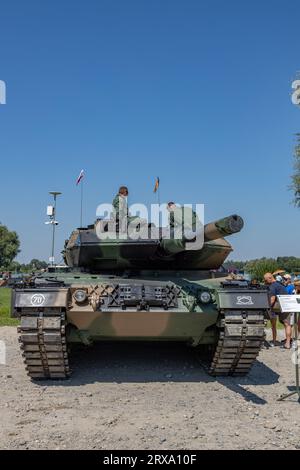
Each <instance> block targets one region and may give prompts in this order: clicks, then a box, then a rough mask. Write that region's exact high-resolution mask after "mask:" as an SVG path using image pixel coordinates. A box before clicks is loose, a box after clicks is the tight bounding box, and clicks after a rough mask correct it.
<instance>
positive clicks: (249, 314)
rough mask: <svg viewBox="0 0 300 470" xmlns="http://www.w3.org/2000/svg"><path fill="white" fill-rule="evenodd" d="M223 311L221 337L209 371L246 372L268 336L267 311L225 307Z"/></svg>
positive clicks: (221, 373) (220, 327)
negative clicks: (265, 316) (266, 325)
mask: <svg viewBox="0 0 300 470" xmlns="http://www.w3.org/2000/svg"><path fill="white" fill-rule="evenodd" d="M221 314H222V317H221V321H220V326H219V340H218V343H217V347H216V349H215V352H214V354H213V357H212V362H211V364H210V367H209V373H210V374H211V375H214V376H218V375H219V376H220V375H223V376H224V375H235V376H237V375H246V374H247V373H248V372H249V371H250V369H251V366H252V364H253V363H254V361H255V359H256V357H257V356H258V353H259V351H260V349H261V346H262V343H263V341H264V338H265V332H264V327H265V320H264V312H263V311H259V312H257V311H253V310H252V311H251V310H249V311H247V310H245V311H235V310H234V311H227V310H223V311H222V312H221Z"/></svg>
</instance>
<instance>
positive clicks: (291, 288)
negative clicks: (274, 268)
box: [283, 274, 295, 295]
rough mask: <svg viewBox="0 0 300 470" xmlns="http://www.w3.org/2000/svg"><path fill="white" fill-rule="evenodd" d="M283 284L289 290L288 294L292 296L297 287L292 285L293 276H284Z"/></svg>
mask: <svg viewBox="0 0 300 470" xmlns="http://www.w3.org/2000/svg"><path fill="white" fill-rule="evenodd" d="M283 282H284V285H285V288H286V290H287V293H288V294H289V295H291V294H292V293H293V291H294V290H295V286H294V284H293V283H292V276H291V275H290V274H284V275H283Z"/></svg>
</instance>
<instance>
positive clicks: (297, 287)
mask: <svg viewBox="0 0 300 470" xmlns="http://www.w3.org/2000/svg"><path fill="white" fill-rule="evenodd" d="M292 294H294V295H300V279H296V280H295V281H294V290H293V292H292ZM299 335H300V314H299V313H298V336H299Z"/></svg>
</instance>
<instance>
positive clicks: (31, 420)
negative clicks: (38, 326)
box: [0, 327, 300, 450]
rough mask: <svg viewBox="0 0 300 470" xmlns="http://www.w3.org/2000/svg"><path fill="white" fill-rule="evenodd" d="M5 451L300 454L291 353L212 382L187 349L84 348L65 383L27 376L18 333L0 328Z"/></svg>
mask: <svg viewBox="0 0 300 470" xmlns="http://www.w3.org/2000/svg"><path fill="white" fill-rule="evenodd" d="M0 339H1V340H2V341H3V340H4V341H5V343H6V346H7V365H5V366H4V365H0V383H1V396H0V414H1V428H0V448H1V449H170V450H176V449H280V448H288V449H299V448H300V440H299V431H300V404H299V403H298V402H297V400H296V398H295V397H291V398H290V399H288V400H286V401H284V402H277V401H276V400H277V398H278V397H279V396H280V395H281V394H282V393H286V392H287V391H288V390H293V388H294V387H293V384H294V369H293V367H294V366H293V365H292V362H291V354H290V352H289V351H286V350H282V349H280V348H279V347H276V348H273V349H263V350H262V352H261V354H260V356H259V360H258V361H257V362H256V364H255V365H254V367H253V368H252V371H251V373H250V374H249V375H248V376H247V377H245V378H220V379H215V378H212V377H210V376H208V375H207V374H206V373H205V372H204V370H203V369H202V368H201V367H200V366H199V363H198V362H197V359H196V357H195V355H194V353H193V352H192V351H191V350H190V349H188V348H187V347H186V346H184V345H182V344H162V343H154V344H153V343H152V344H147V343H144V344H142V343H138V344H127V345H126V344H120V343H119V344H118V343H115V344H112V343H107V344H98V345H96V346H95V347H93V348H92V349H89V350H81V351H76V352H75V353H74V354H73V356H72V361H71V364H72V366H73V370H74V372H73V375H72V377H71V378H70V379H69V380H67V381H45V382H37V383H33V382H31V381H30V379H29V378H28V377H27V375H26V373H25V370H24V367H23V363H22V358H21V354H20V352H19V346H18V341H17V333H16V328H14V327H2V328H0Z"/></svg>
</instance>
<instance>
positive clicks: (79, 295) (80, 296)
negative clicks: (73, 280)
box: [74, 289, 87, 304]
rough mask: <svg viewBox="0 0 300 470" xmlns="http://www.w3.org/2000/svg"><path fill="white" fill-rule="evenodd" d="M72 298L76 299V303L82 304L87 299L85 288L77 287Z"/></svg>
mask: <svg viewBox="0 0 300 470" xmlns="http://www.w3.org/2000/svg"><path fill="white" fill-rule="evenodd" d="M74 299H75V300H76V302H77V303H78V304H82V303H83V302H85V301H86V299H87V293H86V291H85V290H82V289H77V290H76V291H75V292H74Z"/></svg>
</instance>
